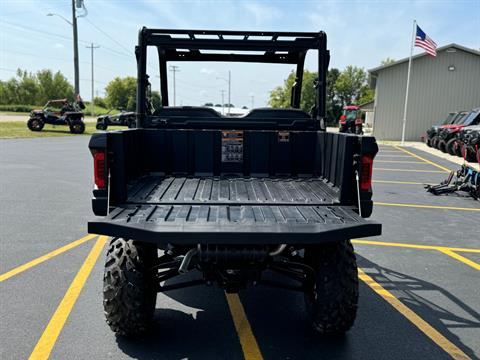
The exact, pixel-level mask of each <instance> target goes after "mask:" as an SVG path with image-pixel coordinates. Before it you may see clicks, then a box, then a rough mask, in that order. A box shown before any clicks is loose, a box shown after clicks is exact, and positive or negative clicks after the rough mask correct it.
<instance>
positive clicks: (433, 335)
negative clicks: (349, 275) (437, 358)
mask: <svg viewBox="0 0 480 360" xmlns="http://www.w3.org/2000/svg"><path fill="white" fill-rule="evenodd" d="M358 277H359V278H360V279H361V280H362V281H363V282H364V283H365V284H367V285H368V286H369V287H370V288H371V289H372V290H373V291H375V292H376V293H377V294H378V295H380V296H381V297H382V298H383V299H384V300H385V301H387V302H388V303H389V304H390V305H392V306H393V307H394V308H395V310H397V311H398V312H399V313H400V314H402V315H403V316H405V317H406V318H407V319H408V320H409V321H410V322H411V323H412V324H413V325H415V326H416V327H417V328H418V329H419V330H420V331H422V332H423V333H424V334H425V335H426V336H428V337H429V338H430V339H431V340H432V341H433V342H434V343H436V344H437V345H438V346H440V347H441V348H442V349H443V350H444V351H445V352H446V353H447V354H449V355H450V356H451V357H452V358H453V359H458V360H459V359H470V358H469V357H468V355H467V354H465V353H464V352H463V351H462V350H460V348H458V347H457V346H456V345H455V344H454V343H452V342H451V341H450V340H448V339H447V338H446V337H445V336H443V335H442V334H441V333H439V332H438V331H437V330H436V329H435V328H433V327H432V326H431V325H430V324H429V323H427V322H426V321H425V320H423V319H422V318H421V317H420V316H418V315H417V314H416V313H415V312H414V311H412V310H410V308H408V307H407V306H405V305H404V304H403V303H402V302H401V301H400V300H398V299H397V298H396V297H395V296H394V295H393V294H392V293H391V292H390V291H388V290H386V289H384V288H383V287H382V286H381V285H380V284H379V283H377V282H376V281H375V280H373V279H372V278H371V277H370V276H369V275H367V274H366V273H365V272H364V271H363V270H362V269H358Z"/></svg>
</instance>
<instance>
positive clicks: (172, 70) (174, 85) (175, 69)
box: [170, 65, 180, 106]
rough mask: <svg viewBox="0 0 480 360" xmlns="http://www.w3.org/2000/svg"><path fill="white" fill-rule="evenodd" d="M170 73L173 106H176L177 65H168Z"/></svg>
mask: <svg viewBox="0 0 480 360" xmlns="http://www.w3.org/2000/svg"><path fill="white" fill-rule="evenodd" d="M170 71H171V72H173V106H176V104H177V92H176V84H175V73H177V72H178V71H180V70H178V66H177V65H170Z"/></svg>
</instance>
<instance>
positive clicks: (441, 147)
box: [437, 140, 447, 153]
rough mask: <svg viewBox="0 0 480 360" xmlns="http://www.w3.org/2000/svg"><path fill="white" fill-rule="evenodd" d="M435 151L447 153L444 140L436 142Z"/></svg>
mask: <svg viewBox="0 0 480 360" xmlns="http://www.w3.org/2000/svg"><path fill="white" fill-rule="evenodd" d="M437 149H438V150H440V151H441V152H444V153H446V152H447V143H446V142H445V141H444V140H440V141H439V142H438V146H437Z"/></svg>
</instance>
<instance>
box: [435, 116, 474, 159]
mask: <svg viewBox="0 0 480 360" xmlns="http://www.w3.org/2000/svg"><path fill="white" fill-rule="evenodd" d="M479 122H480V108H477V109H473V110H472V111H470V112H469V113H468V114H467V115H466V116H464V117H463V118H462V119H461V121H459V122H458V123H457V122H455V123H454V124H451V125H445V126H442V130H441V131H440V133H439V139H440V140H439V142H438V149H439V150H441V151H443V152H445V153H446V152H448V153H449V154H450V155H458V156H461V155H462V154H461V150H460V148H459V147H458V145H457V140H458V137H457V134H458V132H459V131H460V130H461V129H462V128H464V127H466V126H470V125H477V124H478V123H479ZM457 149H458V153H457Z"/></svg>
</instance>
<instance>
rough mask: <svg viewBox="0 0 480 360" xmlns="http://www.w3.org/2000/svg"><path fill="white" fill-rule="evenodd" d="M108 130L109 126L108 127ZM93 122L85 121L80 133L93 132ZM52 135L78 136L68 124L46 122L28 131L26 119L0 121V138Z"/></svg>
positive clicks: (116, 128) (89, 133) (114, 128)
mask: <svg viewBox="0 0 480 360" xmlns="http://www.w3.org/2000/svg"><path fill="white" fill-rule="evenodd" d="M119 129H121V127H118V126H113V127H112V128H111V130H119ZM109 130H110V128H109ZM96 131H97V129H95V123H85V132H84V133H83V134H82V135H92V134H93V133H95V132H96ZM52 136H79V135H75V134H71V133H70V129H69V127H68V126H59V125H56V126H54V125H48V124H46V125H45V127H44V128H43V130H42V131H30V130H29V129H28V128H27V122H26V121H4V122H0V139H18V138H38V137H52Z"/></svg>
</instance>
